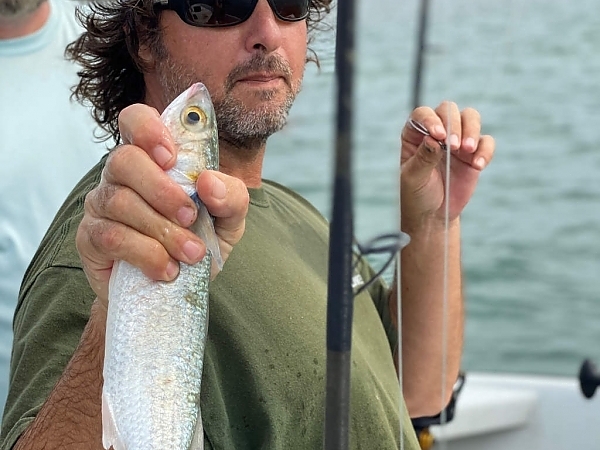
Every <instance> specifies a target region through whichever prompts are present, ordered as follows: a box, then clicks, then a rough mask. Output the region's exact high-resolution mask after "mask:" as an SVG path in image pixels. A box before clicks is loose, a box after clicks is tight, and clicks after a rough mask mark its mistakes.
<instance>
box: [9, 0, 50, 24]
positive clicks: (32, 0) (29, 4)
mask: <svg viewBox="0 0 600 450" xmlns="http://www.w3.org/2000/svg"><path fill="white" fill-rule="evenodd" d="M42 3H44V0H0V20H3V19H12V18H16V17H21V16H24V15H26V14H29V13H32V12H33V11H35V10H36V9H37V8H38V6H40V5H41V4H42Z"/></svg>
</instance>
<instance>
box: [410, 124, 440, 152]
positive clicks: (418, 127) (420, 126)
mask: <svg viewBox="0 0 600 450" xmlns="http://www.w3.org/2000/svg"><path fill="white" fill-rule="evenodd" d="M408 124H409V125H410V126H411V127H413V129H414V130H416V131H418V132H419V133H421V134H422V135H423V136H431V133H430V132H429V131H427V128H425V126H424V125H423V124H422V123H419V122H417V121H416V120H414V119H408ZM435 141H436V142H437V143H438V144H440V148H441V149H442V150H446V143H445V142H443V141H438V140H437V139H436V140H435Z"/></svg>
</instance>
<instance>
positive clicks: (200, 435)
mask: <svg viewBox="0 0 600 450" xmlns="http://www.w3.org/2000/svg"><path fill="white" fill-rule="evenodd" d="M190 450H204V427H203V426H202V413H201V412H198V421H197V422H196V429H195V430H194V437H193V438H192V443H191V444H190Z"/></svg>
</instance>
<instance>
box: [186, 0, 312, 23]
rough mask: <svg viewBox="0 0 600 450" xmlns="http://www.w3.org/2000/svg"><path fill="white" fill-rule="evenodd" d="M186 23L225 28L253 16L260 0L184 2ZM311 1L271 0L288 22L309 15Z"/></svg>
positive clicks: (278, 13) (194, 0)
mask: <svg viewBox="0 0 600 450" xmlns="http://www.w3.org/2000/svg"><path fill="white" fill-rule="evenodd" d="M184 1H185V8H184V11H183V12H184V13H185V17H184V18H183V19H184V21H185V22H187V23H189V24H190V25H194V26H197V27H225V26H228V25H236V24H238V23H242V22H243V21H245V20H246V19H248V17H250V16H251V15H252V12H253V11H254V8H255V6H256V2H257V1H258V0H184ZM308 2H309V0H269V3H270V4H271V6H272V8H273V9H274V11H275V14H277V16H278V17H279V18H280V19H282V20H288V21H295V20H302V19H304V18H306V16H307V15H308Z"/></svg>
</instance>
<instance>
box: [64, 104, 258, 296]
mask: <svg viewBox="0 0 600 450" xmlns="http://www.w3.org/2000/svg"><path fill="white" fill-rule="evenodd" d="M119 130H120V132H121V136H122V137H123V141H124V144H123V145H121V146H119V147H117V148H116V149H114V150H112V151H111V153H110V154H109V156H108V159H107V162H106V166H105V167H104V170H103V172H102V178H101V181H100V183H99V185H98V186H97V187H96V188H95V189H93V190H92V191H91V192H90V193H89V194H88V195H87V197H86V200H85V211H84V216H83V220H82V221H81V224H80V225H79V229H78V231H77V239H76V244H77V249H78V251H79V254H80V256H81V260H82V262H83V267H84V271H85V273H86V276H87V278H88V281H89V283H90V286H91V287H92V289H93V290H94V292H95V293H96V295H97V296H98V300H99V301H100V302H102V303H103V305H104V306H105V307H106V306H107V305H108V281H109V279H110V274H111V272H112V268H113V265H114V263H115V261H117V260H125V261H127V262H129V263H130V264H132V265H134V266H136V267H139V268H140V269H141V270H142V272H143V273H144V274H146V275H147V276H148V277H150V278H152V279H155V280H172V279H173V278H175V277H176V276H177V274H178V273H179V264H178V261H182V262H185V263H188V264H193V263H196V262H198V261H200V260H201V259H202V258H203V257H204V255H205V253H206V247H205V246H204V243H203V242H202V240H200V238H198V237H197V236H196V235H195V234H194V233H192V232H191V231H190V230H188V229H187V227H189V226H190V225H191V224H192V223H193V222H194V221H195V220H196V214H197V213H196V207H195V205H194V202H193V201H192V199H191V198H190V197H189V196H188V195H187V194H186V193H185V192H184V191H183V189H182V188H181V187H180V186H179V185H178V184H177V183H176V182H174V181H173V180H171V178H169V176H168V175H167V174H166V173H165V171H166V170H168V169H170V168H171V167H173V166H174V165H175V161H176V158H177V155H176V149H175V145H174V144H173V140H172V138H171V136H170V134H169V131H168V130H167V128H166V127H165V126H164V124H163V123H162V121H161V119H160V116H159V114H158V112H157V111H156V110H155V109H154V108H151V107H149V106H146V105H142V104H136V105H131V106H129V107H127V108H125V109H124V110H123V111H122V112H121V114H120V115H119ZM196 188H197V190H198V195H199V197H200V199H201V200H202V201H203V202H204V204H205V205H206V207H207V209H208V211H209V212H210V213H211V215H212V216H214V217H215V231H216V233H217V236H218V238H219V243H220V248H221V255H222V257H223V261H225V260H226V259H227V257H228V256H229V254H230V253H231V251H232V249H233V246H234V245H235V244H236V243H237V242H238V241H239V240H240V239H241V237H242V235H243V233H244V227H245V217H246V214H247V212H248V201H249V197H248V190H247V189H246V186H245V185H244V183H243V182H242V181H241V180H239V179H237V178H234V177H231V176H228V175H225V174H224V173H221V172H216V171H205V172H203V173H202V174H201V175H200V177H199V178H198V181H197V183H196ZM214 275H216V273H215V272H214V271H213V277H214Z"/></svg>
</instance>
